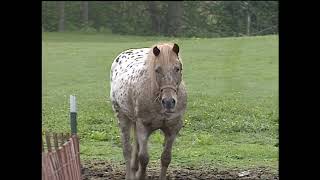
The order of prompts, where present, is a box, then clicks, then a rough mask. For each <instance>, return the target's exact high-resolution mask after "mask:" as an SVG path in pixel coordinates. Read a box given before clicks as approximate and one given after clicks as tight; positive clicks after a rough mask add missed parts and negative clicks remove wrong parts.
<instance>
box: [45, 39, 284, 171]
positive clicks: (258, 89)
mask: <svg viewBox="0 0 320 180" xmlns="http://www.w3.org/2000/svg"><path fill="white" fill-rule="evenodd" d="M159 41H174V42H176V43H177V44H178V45H179V46H180V52H181V56H182V59H183V63H184V70H183V73H184V74H183V76H184V81H185V84H186V86H187V91H188V107H187V112H186V114H185V117H184V122H185V123H184V124H185V125H184V128H183V129H182V130H181V132H180V134H179V136H178V137H177V139H176V143H175V145H174V148H173V153H172V156H173V157H172V164H171V166H197V167H201V166H210V167H217V168H221V169H224V168H239V169H245V168H255V167H268V168H271V169H273V170H277V168H278V146H277V143H278V126H279V122H278V121H279V115H278V109H279V103H278V91H279V84H278V77H279V72H278V66H279V65H278V36H273V35H272V36H256V37H239V38H168V37H139V36H123V35H112V34H81V33H43V34H42V128H43V131H54V132H69V131H70V124H69V95H71V94H74V95H76V98H77V109H78V132H79V135H80V137H81V141H80V149H81V159H82V160H84V161H86V160H95V159H99V160H108V161H112V162H114V163H118V164H121V163H123V157H122V150H121V142H120V137H119V135H120V134H119V130H118V125H117V120H116V119H115V117H114V115H113V112H112V109H111V103H110V100H109V88H110V85H109V83H110V82H109V69H110V66H111V63H112V61H113V59H114V58H115V57H116V56H117V54H118V53H120V52H121V51H122V50H125V49H128V48H138V47H149V46H151V45H153V44H155V43H157V42H159ZM162 140H163V137H162V135H161V134H160V133H159V131H157V132H155V133H154V134H153V135H152V136H151V139H150V142H149V153H150V162H151V164H152V163H154V164H159V158H160V155H161V150H162Z"/></svg>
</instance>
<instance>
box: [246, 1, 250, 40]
mask: <svg viewBox="0 0 320 180" xmlns="http://www.w3.org/2000/svg"><path fill="white" fill-rule="evenodd" d="M246 5H247V36H250V26H251V14H250V8H249V2H247V3H246Z"/></svg>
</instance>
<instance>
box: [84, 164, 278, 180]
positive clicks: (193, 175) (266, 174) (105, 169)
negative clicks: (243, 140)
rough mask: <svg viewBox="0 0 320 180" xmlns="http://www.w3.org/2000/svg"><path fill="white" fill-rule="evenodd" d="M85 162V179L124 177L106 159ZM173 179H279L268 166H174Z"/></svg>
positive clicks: (154, 172) (152, 178)
mask: <svg viewBox="0 0 320 180" xmlns="http://www.w3.org/2000/svg"><path fill="white" fill-rule="evenodd" d="M82 164H83V169H82V170H83V178H84V180H108V179H114V180H120V179H124V175H125V174H124V167H122V166H120V167H116V166H115V165H113V164H111V163H107V162H104V161H90V162H88V161H85V162H82ZM168 175H169V178H168V179H171V180H198V179H199V180H209V179H210V180H211V179H212V180H215V179H219V180H222V179H268V180H269V179H279V177H278V174H274V173H271V172H270V170H268V169H266V168H259V169H250V170H247V171H237V170H230V171H219V170H217V169H194V168H192V167H184V168H181V169H177V168H172V167H171V169H169V170H168ZM158 178H159V170H158V169H152V168H148V179H149V180H156V179H158Z"/></svg>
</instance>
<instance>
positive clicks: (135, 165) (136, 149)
mask: <svg viewBox="0 0 320 180" xmlns="http://www.w3.org/2000/svg"><path fill="white" fill-rule="evenodd" d="M132 125H133V137H134V144H133V149H132V154H131V178H130V179H134V177H135V173H136V172H137V170H138V168H139V164H138V163H139V162H138V152H139V143H138V139H137V133H136V131H137V128H136V124H135V123H132Z"/></svg>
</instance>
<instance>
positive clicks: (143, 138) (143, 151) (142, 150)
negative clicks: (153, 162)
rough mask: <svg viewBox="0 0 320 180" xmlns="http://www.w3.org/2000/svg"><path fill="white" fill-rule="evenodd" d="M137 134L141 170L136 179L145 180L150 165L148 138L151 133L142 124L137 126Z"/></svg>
mask: <svg viewBox="0 0 320 180" xmlns="http://www.w3.org/2000/svg"><path fill="white" fill-rule="evenodd" d="M136 134H137V141H138V144H139V146H138V147H139V151H138V161H139V169H138V171H137V172H136V179H137V180H144V179H145V176H146V168H147V165H148V163H149V154H148V148H147V146H148V138H149V135H150V132H149V131H148V129H147V128H146V127H145V126H144V125H143V124H142V123H137V124H136Z"/></svg>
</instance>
